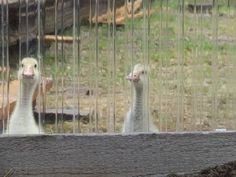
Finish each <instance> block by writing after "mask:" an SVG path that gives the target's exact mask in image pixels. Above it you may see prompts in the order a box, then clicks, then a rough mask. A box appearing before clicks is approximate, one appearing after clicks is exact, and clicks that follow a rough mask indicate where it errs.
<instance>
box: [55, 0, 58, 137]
mask: <svg viewBox="0 0 236 177" xmlns="http://www.w3.org/2000/svg"><path fill="white" fill-rule="evenodd" d="M58 4H59V0H55V3H54V35H55V48H54V58H55V59H54V65H55V71H56V72H55V73H54V80H55V81H54V82H55V92H56V103H55V104H56V110H55V132H56V133H58V131H59V129H58V123H59V119H58V109H59V100H58V98H59V83H58V80H59V78H58V73H59V64H58V26H57V23H58Z"/></svg>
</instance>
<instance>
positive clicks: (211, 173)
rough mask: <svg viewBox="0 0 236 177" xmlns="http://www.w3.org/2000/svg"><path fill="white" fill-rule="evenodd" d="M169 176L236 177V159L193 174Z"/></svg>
mask: <svg viewBox="0 0 236 177" xmlns="http://www.w3.org/2000/svg"><path fill="white" fill-rule="evenodd" d="M167 177H236V161H233V162H229V163H226V164H223V165H217V166H214V167H209V168H206V169H203V170H201V171H200V172H198V173H193V174H182V175H177V174H170V175H168V176H167Z"/></svg>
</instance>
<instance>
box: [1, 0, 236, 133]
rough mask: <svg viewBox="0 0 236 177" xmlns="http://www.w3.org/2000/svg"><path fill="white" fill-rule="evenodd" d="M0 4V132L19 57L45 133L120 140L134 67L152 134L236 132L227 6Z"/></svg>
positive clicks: (234, 63)
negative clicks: (26, 66)
mask: <svg viewBox="0 0 236 177" xmlns="http://www.w3.org/2000/svg"><path fill="white" fill-rule="evenodd" d="M0 2H1V8H0V21H1V22H0V25H1V26H0V34H1V37H0V54H1V62H0V77H1V82H0V89H1V90H0V120H1V126H0V127H1V129H2V131H3V132H6V133H7V131H6V129H7V122H8V121H9V119H10V115H11V113H12V111H13V109H14V105H15V102H16V98H17V93H18V92H17V87H16V85H14V82H15V80H17V70H18V67H19V62H20V61H21V60H22V59H23V58H25V57H33V58H36V59H37V61H38V63H39V69H40V72H41V83H40V86H39V89H38V90H37V94H38V96H37V97H36V98H35V101H33V102H34V104H33V105H34V115H35V118H36V120H37V122H38V123H39V124H42V125H43V129H44V131H45V133H48V134H54V133H92V132H95V133H113V132H117V133H119V132H121V130H122V126H123V123H124V119H125V117H126V114H127V112H128V111H129V109H132V107H131V105H132V104H133V102H134V101H135V99H134V96H133V95H134V94H133V92H134V90H133V87H132V83H131V82H130V81H128V80H127V79H126V77H127V76H128V75H129V73H130V72H131V71H132V70H133V68H134V66H135V65H136V64H138V63H141V64H143V65H144V68H145V70H146V71H147V84H146V85H144V97H143V108H144V109H145V110H148V113H147V114H146V115H145V117H146V119H148V121H153V122H154V124H155V125H156V126H157V127H158V129H159V132H184V131H188V132H189V131H230V130H236V82H235V81H236V59H235V56H236V1H234V0H120V1H118V0H54V1H52V0H44V1H39V0H0ZM48 78H49V80H50V82H47V81H45V80H47V79H48Z"/></svg>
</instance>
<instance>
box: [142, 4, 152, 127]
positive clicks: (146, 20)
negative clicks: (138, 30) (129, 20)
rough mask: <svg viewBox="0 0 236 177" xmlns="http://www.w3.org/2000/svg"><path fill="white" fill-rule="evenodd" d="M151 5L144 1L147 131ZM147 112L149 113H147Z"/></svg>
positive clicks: (145, 116)
mask: <svg viewBox="0 0 236 177" xmlns="http://www.w3.org/2000/svg"><path fill="white" fill-rule="evenodd" d="M149 7H150V5H149V0H146V1H143V43H144V44H143V63H144V70H146V71H148V72H147V76H146V77H147V78H145V79H147V85H146V84H144V97H143V103H144V104H143V109H144V110H148V111H147V112H146V111H144V115H143V117H144V119H143V121H144V122H143V125H145V119H147V127H145V130H146V131H149V121H150V120H149V115H150V112H149V109H150V107H149V106H150V105H149V98H150V94H149V75H150V71H149V30H150V24H149V20H150V19H149V15H150V14H149V13H150V9H149ZM146 114H147V115H146Z"/></svg>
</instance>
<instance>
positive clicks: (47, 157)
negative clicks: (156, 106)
mask: <svg viewBox="0 0 236 177" xmlns="http://www.w3.org/2000/svg"><path fill="white" fill-rule="evenodd" d="M0 157H1V158H0V176H4V175H6V174H7V173H14V176H44V177H45V176H46V177H51V176H57V177H60V176H61V177H66V176H79V177H100V176H115V177H126V176H129V177H130V176H155V177H156V176H157V177H163V176H166V175H167V174H170V173H191V172H196V171H199V170H201V169H204V168H206V167H211V166H214V165H220V164H223V163H226V162H229V161H234V160H235V159H236V132H221V133H220V132H218V133H216V132H207V133H159V134H150V133H147V134H132V135H121V134H113V135H108V134H105V135H104V134H101V135H95V134H92V135H91V134H90V135H39V136H17V137H7V136H2V137H0Z"/></svg>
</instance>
